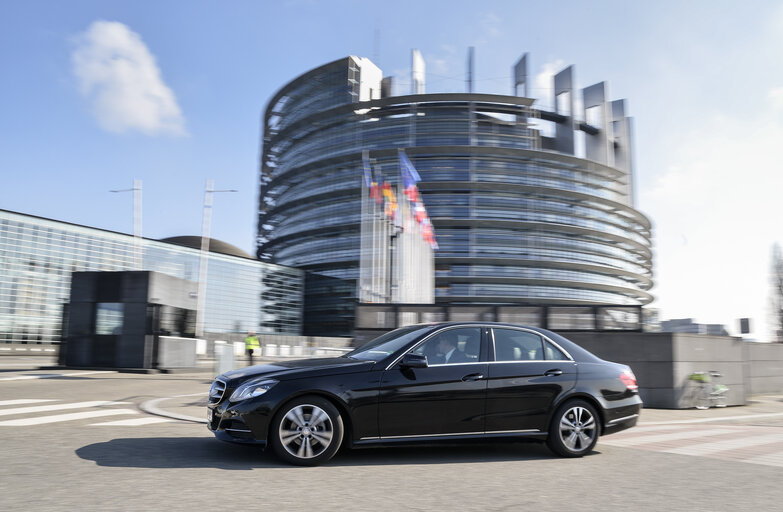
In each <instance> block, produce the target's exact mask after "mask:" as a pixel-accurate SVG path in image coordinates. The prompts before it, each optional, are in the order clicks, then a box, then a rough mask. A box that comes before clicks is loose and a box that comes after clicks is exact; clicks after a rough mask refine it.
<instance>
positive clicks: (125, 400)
mask: <svg viewBox="0 0 783 512" xmlns="http://www.w3.org/2000/svg"><path fill="white" fill-rule="evenodd" d="M18 366H19V367H18V368H17V367H13V364H10V363H8V362H7V361H6V362H4V363H3V364H2V365H0V390H1V391H2V394H0V454H2V464H0V510H3V511H16V510H25V511H27V510H35V511H38V510H164V509H165V510H189V511H193V512H195V511H211V510H242V509H250V510H307V511H311V512H315V511H329V510H481V511H501V510H558V511H563V510H575V511H576V510H578V511H582V510H584V511H591V510H596V509H598V508H599V507H600V508H602V509H609V510H611V509H613V508H615V509H622V510H655V511H659V510H688V511H700V510H711V511H715V510H727V511H729V510H730V511H738V510H749V509H751V508H760V507H763V508H764V509H768V510H769V509H779V507H780V503H782V502H783V489H782V488H781V485H780V482H781V481H783V479H782V478H781V477H783V459H781V464H778V463H777V459H775V458H774V457H773V458H772V459H763V457H764V456H769V454H770V453H772V454H773V455H774V454H775V453H777V451H776V450H779V451H781V452H783V439H781V441H780V443H778V441H777V437H776V436H777V435H781V434H783V405H777V404H776V403H775V401H770V402H769V403H768V404H762V405H765V407H762V408H758V407H757V408H755V409H752V408H751V409H752V410H751V409H748V410H747V411H743V409H747V408H732V409H731V410H724V411H725V412H723V413H721V412H717V413H716V412H715V411H714V410H711V411H688V412H687V413H688V414H690V413H692V412H708V413H710V414H713V415H716V414H724V415H747V419H744V420H739V421H728V422H727V421H722V420H720V419H718V420H717V421H710V422H702V421H701V420H703V419H705V418H706V416H704V415H701V416H693V417H694V418H696V419H695V420H688V419H687V418H686V419H685V420H683V421H692V422H691V423H682V424H671V423H670V421H667V418H668V419H669V420H677V418H680V419H681V418H683V417H684V416H683V415H682V414H676V412H675V411H645V412H646V413H647V412H648V413H649V414H648V415H647V416H648V417H649V418H650V419H651V420H653V421H648V422H647V423H646V424H643V425H641V426H640V427H638V428H639V432H638V433H637V434H633V431H634V429H632V430H631V431H628V432H627V434H623V433H621V434H616V435H615V436H616V437H615V436H607V437H606V438H605V439H602V440H600V441H599V443H598V446H597V450H596V451H595V452H594V453H593V454H591V455H589V456H586V457H584V458H582V459H561V458H557V457H554V456H553V455H552V454H551V453H550V452H549V451H548V450H547V449H546V448H545V447H544V446H543V445H541V444H537V443H515V444H472V445H450V446H437V447H415V448H383V449H366V450H356V451H352V452H341V453H339V454H338V455H337V456H336V457H335V458H334V459H333V460H332V461H331V462H330V463H329V464H327V465H325V466H321V467H316V468H300V467H290V466H285V465H282V464H280V463H278V462H277V460H276V459H274V457H273V456H272V455H271V454H268V453H264V452H262V451H260V450H258V449H255V448H252V447H245V446H237V445H231V444H227V443H223V442H220V441H217V440H216V439H214V438H213V437H212V435H211V434H210V433H209V431H208V430H207V429H206V427H205V425H203V424H200V423H195V422H185V421H178V420H171V419H166V418H162V417H159V416H152V415H148V414H145V413H144V412H142V411H140V409H139V408H138V406H139V405H140V404H142V403H145V402H148V401H149V400H151V399H154V398H162V397H171V396H177V395H191V394H198V393H204V394H206V391H207V389H208V387H209V383H210V378H209V377H210V376H209V375H208V374H201V375H197V374H188V375H135V374H122V373H87V372H80V371H76V370H74V371H62V372H58V371H37V370H30V368H29V366H28V367H26V368H25V364H23V363H20V364H19V365H18ZM58 373H61V374H62V375H60V376H58V375H57V374H58ZM44 400H45V401H44ZM200 400H201V398H200V397H199V396H193V397H190V398H180V399H178V400H177V401H175V402H173V403H172V404H173V405H176V407H177V408H179V409H180V411H179V412H182V411H203V409H202V408H201V406H200V405H199V403H200ZM754 411H755V412H756V414H755V415H753V417H752V418H751V415H750V414H749V413H752V412H754ZM759 411H760V412H759ZM196 413H197V412H194V414H196ZM675 414H676V415H675ZM715 417H716V418H721V416H715ZM53 420H56V421H53ZM642 429H645V430H642ZM754 429H762V430H754ZM700 431H703V432H707V433H709V434H710V435H712V436H714V437H711V438H710V439H712V444H709V445H706V447H705V444H704V443H705V439H703V438H702V436H701V434H700V433H699V432H700ZM691 432H695V433H691ZM678 433H679V434H678ZM631 434H633V435H631ZM623 436H624V437H623ZM645 436H650V437H645ZM678 436H679V437H678ZM640 439H641V440H642V441H640ZM742 440H745V441H742ZM747 440H749V441H747ZM762 440H764V442H763V443H762ZM767 441H768V442H767ZM714 443H724V444H728V445H731V444H732V443H735V444H736V443H739V444H738V445H737V446H736V447H735V449H734V451H733V452H732V451H731V450H729V452H724V451H721V452H716V451H715V446H718V445H715V444H714ZM743 443H744V444H747V445H754V446H755V448H753V447H744V448H743V446H744V444H743ZM779 444H780V446H778V445H779ZM694 446H702V447H701V448H700V449H701V450H702V452H705V450H706V452H705V453H707V454H715V453H719V454H723V453H735V452H737V453H738V451H742V450H745V451H744V452H743V453H744V454H745V455H744V456H743V457H740V456H739V455H734V456H733V457H728V456H727V457H724V458H715V457H713V456H695V455H692V454H691V455H687V454H680V453H667V450H668V451H675V452H676V451H678V450H679V451H680V452H684V453H687V452H688V450H694V448H693V447H694ZM732 446H733V445H732ZM710 447H712V448H711V450H712V451H710V449H709V448H710ZM770 447H772V448H770ZM754 449H755V450H756V452H752V451H753V450H754ZM748 450H751V452H752V453H749V452H748ZM765 450H766V451H765ZM697 451H698V450H697ZM765 454H766V455H765ZM759 457H761V459H760V458H759ZM749 461H754V462H749Z"/></svg>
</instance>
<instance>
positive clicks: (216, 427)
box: [207, 400, 269, 446]
mask: <svg viewBox="0 0 783 512" xmlns="http://www.w3.org/2000/svg"><path fill="white" fill-rule="evenodd" d="M267 410H268V407H265V404H264V403H263V402H261V403H258V401H254V400H245V401H243V402H238V403H234V404H232V403H231V402H229V401H228V400H222V401H221V402H219V403H217V404H209V405H207V428H208V429H209V430H210V431H211V432H212V433H213V434H215V437H217V438H218V439H220V440H222V441H229V442H232V443H244V444H257V445H262V446H265V445H266V437H267V430H268V426H269V421H268V418H269V415H268V414H265V413H264V412H265V411H267Z"/></svg>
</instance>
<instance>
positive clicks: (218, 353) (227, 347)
mask: <svg viewBox="0 0 783 512" xmlns="http://www.w3.org/2000/svg"><path fill="white" fill-rule="evenodd" d="M234 368H236V366H235V363H234V347H233V344H229V343H226V342H225V341H220V340H218V341H215V375H220V374H221V373H226V372H229V371H231V370H233V369H234Z"/></svg>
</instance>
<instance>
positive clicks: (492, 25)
mask: <svg viewBox="0 0 783 512" xmlns="http://www.w3.org/2000/svg"><path fill="white" fill-rule="evenodd" d="M502 24H503V19H502V18H500V16H498V15H497V14H495V13H494V12H488V13H486V14H485V15H484V16H483V17H482V18H481V28H482V30H483V33H484V34H485V35H488V36H489V37H500V36H501V35H503V31H502V30H501V29H500V27H501V25H502Z"/></svg>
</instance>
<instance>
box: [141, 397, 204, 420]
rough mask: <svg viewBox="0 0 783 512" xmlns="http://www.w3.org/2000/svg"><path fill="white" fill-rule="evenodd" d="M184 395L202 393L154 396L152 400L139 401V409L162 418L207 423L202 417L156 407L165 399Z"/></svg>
mask: <svg viewBox="0 0 783 512" xmlns="http://www.w3.org/2000/svg"><path fill="white" fill-rule="evenodd" d="M186 396H204V393H192V394H190V395H176V396H167V397H164V398H155V399H153V400H147V401H146V402H143V403H141V404H140V405H139V409H141V410H142V411H144V412H146V413H148V414H154V415H155V416H162V417H164V418H171V419H174V420H180V421H190V422H192V423H204V424H205V425H206V423H207V420H206V418H204V419H202V418H196V417H195V416H188V415H186V414H178V413H176V412H169V411H165V410H163V409H161V408H159V407H158V404H160V403H161V402H164V401H166V400H172V399H174V398H183V397H186Z"/></svg>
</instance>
